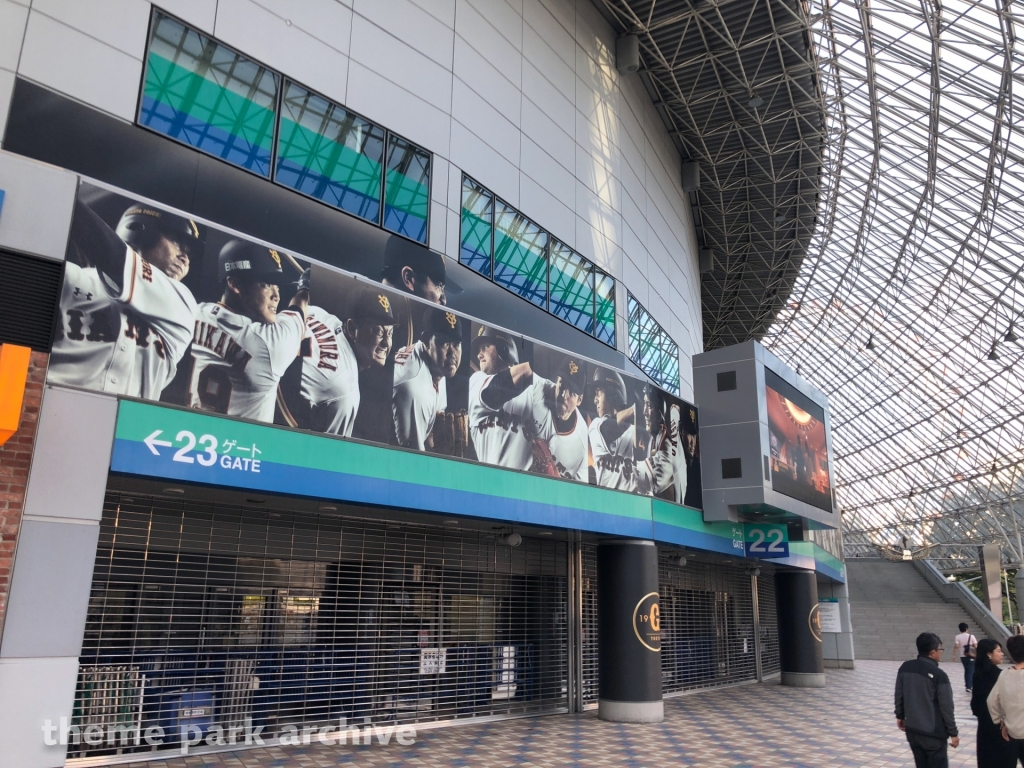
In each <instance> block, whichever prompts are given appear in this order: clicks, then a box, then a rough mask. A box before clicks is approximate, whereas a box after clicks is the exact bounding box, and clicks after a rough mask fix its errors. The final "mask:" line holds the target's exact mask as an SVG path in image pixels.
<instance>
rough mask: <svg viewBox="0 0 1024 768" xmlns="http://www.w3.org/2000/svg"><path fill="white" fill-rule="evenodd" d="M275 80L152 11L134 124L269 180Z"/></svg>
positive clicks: (222, 47) (214, 42)
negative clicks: (150, 35)
mask: <svg viewBox="0 0 1024 768" xmlns="http://www.w3.org/2000/svg"><path fill="white" fill-rule="evenodd" d="M277 89H278V77H277V75H275V74H274V73H272V72H270V71H268V70H267V69H264V68H263V67H261V66H260V65H259V64H256V63H255V62H253V61H250V60H249V59H247V58H245V57H244V56H239V55H238V54H236V53H235V52H234V51H231V50H229V49H227V48H225V47H224V46H222V45H220V44H219V43H217V42H216V41H214V40H211V39H210V38H208V37H206V36H205V35H200V34H199V33H198V32H194V31H193V30H191V29H189V28H188V27H185V26H183V25H181V24H179V23H178V22H177V21H174V20H173V19H169V18H167V17H166V16H161V15H160V14H159V13H157V14H155V16H154V19H153V32H152V37H151V39H150V44H149V52H148V53H147V56H146V78H145V82H144V84H143V88H142V102H141V103H140V105H139V123H140V124H141V125H144V126H146V127H147V128H152V129H153V130H155V131H159V132H160V133H163V134H166V135H167V136H170V137H171V138H173V139H177V140H178V141H181V142H183V143H185V144H188V145H190V146H193V147H195V148H197V149H200V150H202V151H204V152H208V153H209V154H211V155H215V156H217V157H220V158H222V159H224V160H227V161H228V162H231V163H234V164H235V165H240V166H241V167H243V168H247V169H249V170H250V171H253V172H255V173H258V174H260V175H262V176H270V155H271V145H272V143H273V138H274V122H275V107H276V104H277Z"/></svg>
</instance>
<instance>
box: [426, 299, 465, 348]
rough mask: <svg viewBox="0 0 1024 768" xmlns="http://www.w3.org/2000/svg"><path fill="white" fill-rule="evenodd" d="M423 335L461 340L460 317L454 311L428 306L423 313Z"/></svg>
mask: <svg viewBox="0 0 1024 768" xmlns="http://www.w3.org/2000/svg"><path fill="white" fill-rule="evenodd" d="M423 334H424V337H430V336H439V337H441V338H444V339H451V340H452V341H462V318H460V317H459V316H458V315H456V314H455V313H454V312H448V311H446V310H443V309H437V308H436V307H428V308H427V311H426V312H424V313H423Z"/></svg>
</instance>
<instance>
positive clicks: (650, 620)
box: [633, 592, 661, 653]
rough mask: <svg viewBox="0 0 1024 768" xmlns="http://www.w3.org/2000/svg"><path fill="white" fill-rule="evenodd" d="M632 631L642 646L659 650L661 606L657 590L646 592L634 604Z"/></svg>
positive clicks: (655, 650)
mask: <svg viewBox="0 0 1024 768" xmlns="http://www.w3.org/2000/svg"><path fill="white" fill-rule="evenodd" d="M633 631H634V632H635V633H636V639H637V640H639V641H640V643H641V645H643V647H644V648H646V649H647V650H649V651H654V652H655V653H657V652H659V651H661V608H660V607H659V606H658V593H657V592H648V593H647V594H646V595H644V596H643V597H642V598H640V602H639V603H637V604H636V608H634V609H633Z"/></svg>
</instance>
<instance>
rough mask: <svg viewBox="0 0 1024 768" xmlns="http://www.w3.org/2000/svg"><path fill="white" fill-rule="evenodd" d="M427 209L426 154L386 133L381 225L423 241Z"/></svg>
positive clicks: (428, 181) (424, 238)
mask: <svg viewBox="0 0 1024 768" xmlns="http://www.w3.org/2000/svg"><path fill="white" fill-rule="evenodd" d="M429 209H430V153H429V152H424V151H423V150H422V149H420V148H419V147H415V146H413V145H412V144H410V143H409V142H408V141H406V140H405V139H401V138H399V137H398V136H394V135H391V136H389V137H388V160H387V169H386V173H385V176H384V228H385V229H390V230H391V231H392V232H397V233H398V234H400V235H405V236H406V237H408V238H411V239H413V240H417V241H419V242H421V243H425V242H427V212H428V211H429Z"/></svg>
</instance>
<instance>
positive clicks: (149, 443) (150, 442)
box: [142, 429, 171, 456]
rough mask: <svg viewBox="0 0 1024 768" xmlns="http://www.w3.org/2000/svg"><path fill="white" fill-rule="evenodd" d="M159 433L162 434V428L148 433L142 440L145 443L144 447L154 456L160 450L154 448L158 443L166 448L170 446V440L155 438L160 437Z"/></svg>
mask: <svg viewBox="0 0 1024 768" xmlns="http://www.w3.org/2000/svg"><path fill="white" fill-rule="evenodd" d="M161 434H163V430H162V429H158V430H157V431H156V432H154V433H153V434H152V435H150V436H149V437H147V438H146V439H145V440H143V441H142V442H144V443H145V444H146V447H147V448H149V450H151V451H152V452H153V455H154V456H159V455H160V451H158V450H157V449H156V447H157V446H158V445H162V446H164V447H166V448H170V447H171V441H170V440H157V438H158V437H160V435H161Z"/></svg>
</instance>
